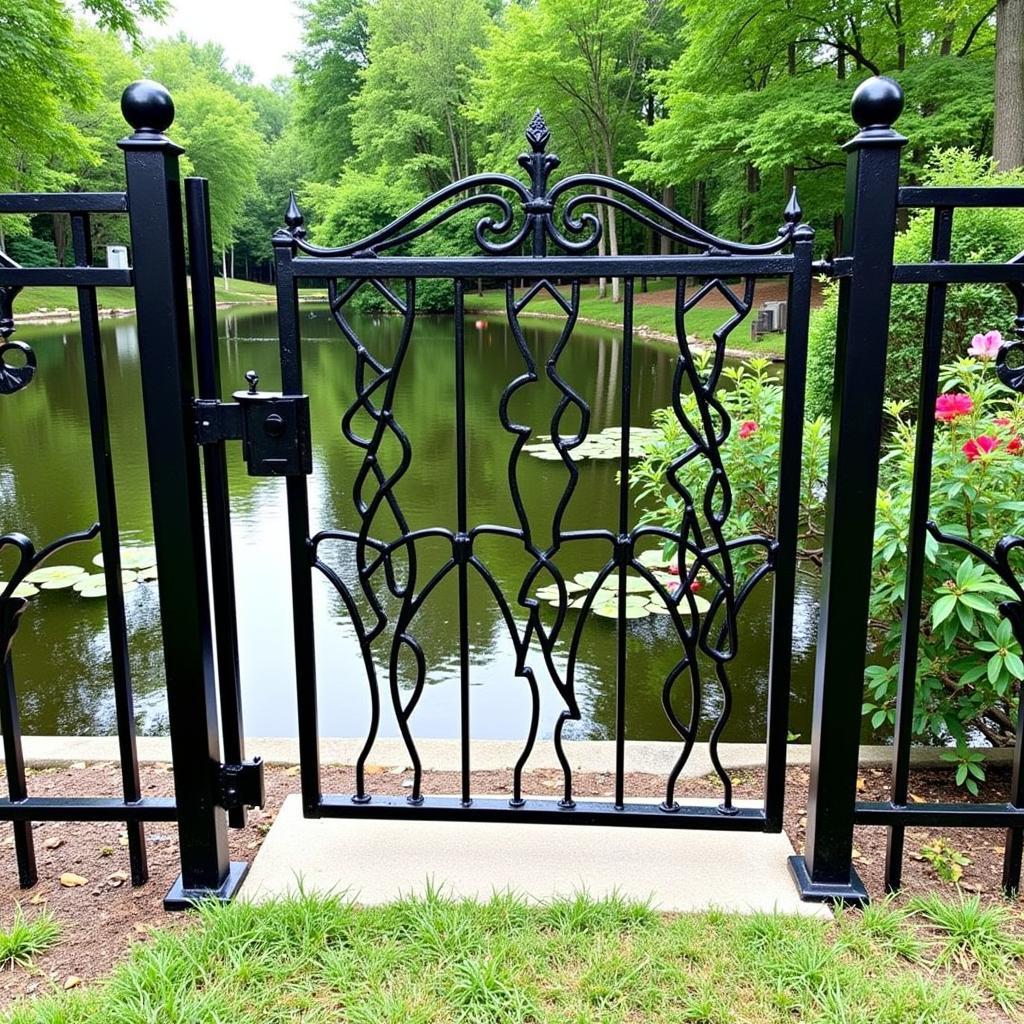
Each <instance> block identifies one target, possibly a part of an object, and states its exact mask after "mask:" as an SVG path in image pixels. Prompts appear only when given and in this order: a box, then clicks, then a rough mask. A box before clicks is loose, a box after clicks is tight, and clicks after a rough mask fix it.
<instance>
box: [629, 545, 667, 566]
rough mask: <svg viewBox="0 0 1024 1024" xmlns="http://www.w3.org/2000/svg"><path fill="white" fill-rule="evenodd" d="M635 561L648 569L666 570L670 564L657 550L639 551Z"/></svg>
mask: <svg viewBox="0 0 1024 1024" xmlns="http://www.w3.org/2000/svg"><path fill="white" fill-rule="evenodd" d="M636 560H637V561H638V562H639V563H640V564H641V565H643V566H646V567H647V568H648V569H667V568H668V567H669V564H670V563H669V562H667V561H666V560H665V556H664V555H663V554H662V553H661V552H660V551H659V550H658V549H657V548H654V549H653V550H652V551H641V552H640V554H639V555H637V556H636Z"/></svg>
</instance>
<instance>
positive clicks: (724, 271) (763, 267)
mask: <svg viewBox="0 0 1024 1024" xmlns="http://www.w3.org/2000/svg"><path fill="white" fill-rule="evenodd" d="M291 267H292V274H293V276H294V277H296V278H298V279H302V280H321V281H323V280H331V279H334V278H365V279H373V278H376V279H385V280H386V279H389V278H400V277H437V278H449V279H452V278H476V277H500V278H516V277H523V278H529V279H531V280H537V279H548V280H554V279H558V278H565V279H570V278H580V277H699V278H713V277H723V278H730V277H741V276H746V275H757V276H767V275H773V276H785V275H789V274H792V273H793V257H792V256H790V255H785V254H783V255H776V256H545V257H532V256H530V257H522V256H466V257H460V256H455V257H438V258H420V257H414V256H381V257H374V256H341V257H322V258H321V257H317V258H302V259H295V260H292V261H291ZM0 283H2V279H0Z"/></svg>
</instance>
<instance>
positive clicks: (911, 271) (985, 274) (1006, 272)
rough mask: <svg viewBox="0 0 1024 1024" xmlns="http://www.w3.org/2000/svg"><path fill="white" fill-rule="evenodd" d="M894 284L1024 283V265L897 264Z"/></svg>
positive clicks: (894, 269) (893, 270)
mask: <svg viewBox="0 0 1024 1024" xmlns="http://www.w3.org/2000/svg"><path fill="white" fill-rule="evenodd" d="M892 280H893V283H894V284H1007V283H1009V282H1013V281H1022V282H1024V263H897V264H896V266H894V267H893V268H892Z"/></svg>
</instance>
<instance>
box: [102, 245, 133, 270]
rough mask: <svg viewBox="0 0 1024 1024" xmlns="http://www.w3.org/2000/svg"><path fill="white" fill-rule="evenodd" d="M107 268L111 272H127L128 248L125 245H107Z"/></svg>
mask: <svg viewBox="0 0 1024 1024" xmlns="http://www.w3.org/2000/svg"><path fill="white" fill-rule="evenodd" d="M107 266H108V267H109V268H110V269H111V270H127V269H128V246H126V245H108V246H107Z"/></svg>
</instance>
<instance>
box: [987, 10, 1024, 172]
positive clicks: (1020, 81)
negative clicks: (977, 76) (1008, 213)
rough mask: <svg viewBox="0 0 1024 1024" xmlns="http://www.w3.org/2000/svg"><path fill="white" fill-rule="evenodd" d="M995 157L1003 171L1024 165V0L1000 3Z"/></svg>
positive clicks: (993, 144)
mask: <svg viewBox="0 0 1024 1024" xmlns="http://www.w3.org/2000/svg"><path fill="white" fill-rule="evenodd" d="M992 156H993V157H994V158H995V161H996V163H997V164H998V165H999V167H1000V169H1001V170H1004V171H1012V170H1014V169H1015V168H1017V167H1024V0H999V2H998V3H997V4H996V113H995V127H994V129H993V141H992Z"/></svg>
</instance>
